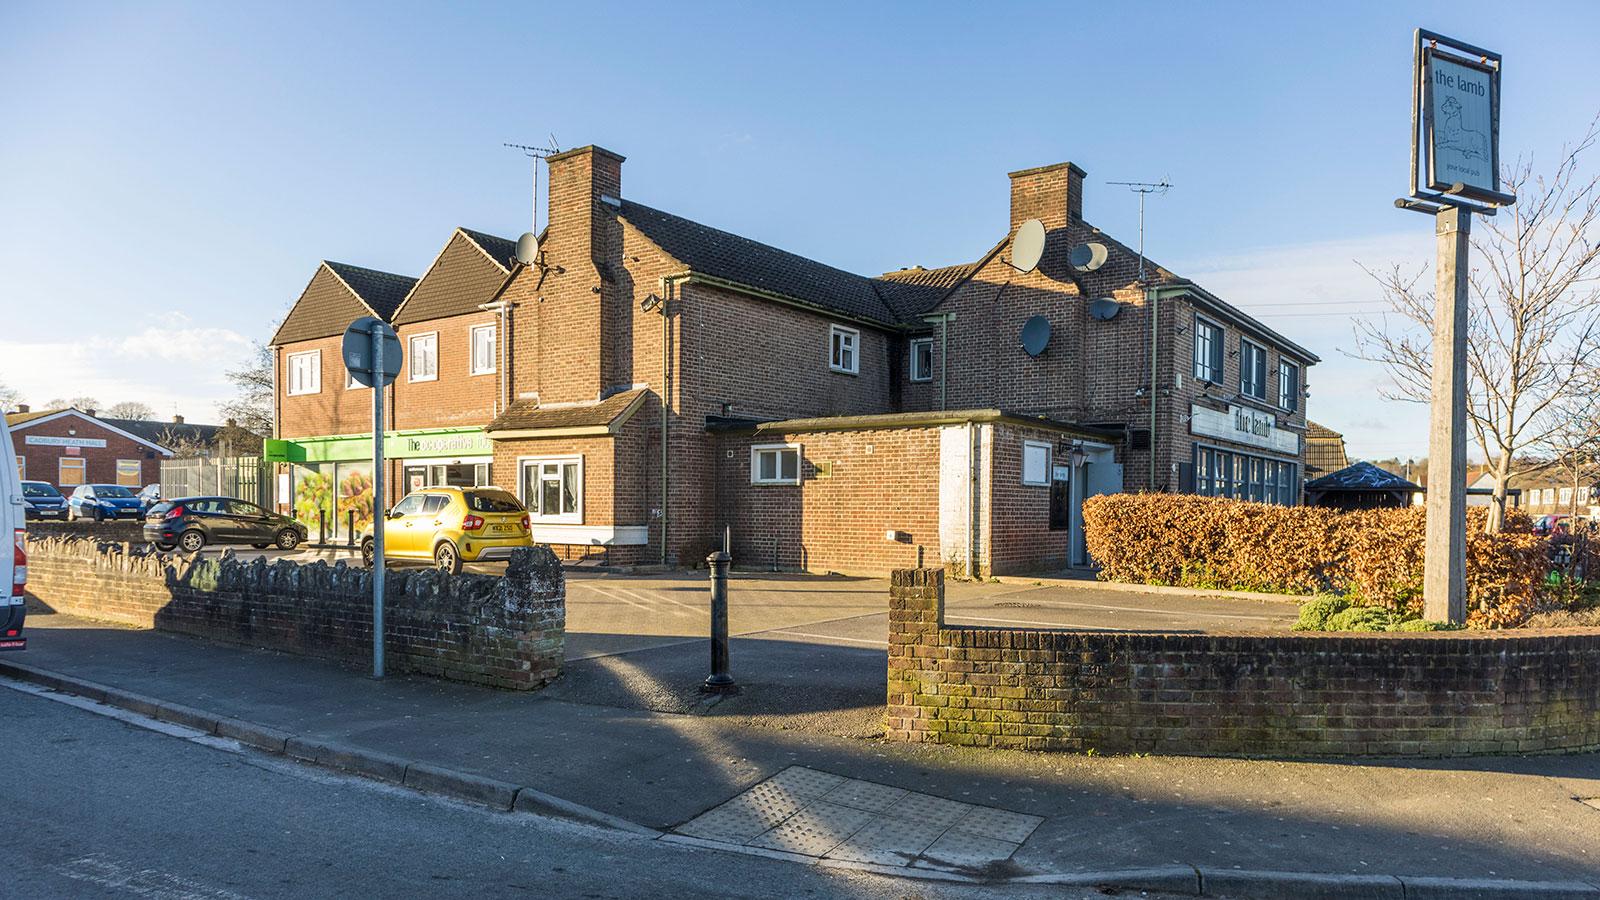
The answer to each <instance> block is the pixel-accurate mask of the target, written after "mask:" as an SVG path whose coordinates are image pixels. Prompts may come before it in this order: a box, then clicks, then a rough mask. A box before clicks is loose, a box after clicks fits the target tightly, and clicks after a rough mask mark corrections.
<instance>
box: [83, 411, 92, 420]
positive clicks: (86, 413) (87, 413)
mask: <svg viewBox="0 0 1600 900" xmlns="http://www.w3.org/2000/svg"><path fill="white" fill-rule="evenodd" d="M82 412H83V414H84V415H86V416H88V417H89V418H91V419H92V418H94V410H92V409H85V410H82Z"/></svg>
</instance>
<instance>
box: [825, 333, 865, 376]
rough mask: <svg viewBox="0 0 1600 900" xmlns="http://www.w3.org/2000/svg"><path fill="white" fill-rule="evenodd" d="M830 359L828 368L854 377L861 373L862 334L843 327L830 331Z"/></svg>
mask: <svg viewBox="0 0 1600 900" xmlns="http://www.w3.org/2000/svg"><path fill="white" fill-rule="evenodd" d="M828 343H829V346H830V354H831V355H830V357H829V362H828V368H830V369H832V370H833V371H835V372H844V373H847V374H850V375H854V374H856V373H857V372H859V371H861V332H859V331H857V330H855V329H854V328H846V327H844V326H843V325H834V326H832V327H830V328H829V330H828Z"/></svg>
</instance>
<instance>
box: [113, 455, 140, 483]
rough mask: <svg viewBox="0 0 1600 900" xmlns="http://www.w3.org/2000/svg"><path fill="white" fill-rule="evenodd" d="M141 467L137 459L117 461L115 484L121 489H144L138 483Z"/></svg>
mask: <svg viewBox="0 0 1600 900" xmlns="http://www.w3.org/2000/svg"><path fill="white" fill-rule="evenodd" d="M142 474H143V466H142V465H141V464H140V462H139V461H138V460H137V459H119V460H117V484H120V485H122V486H123V487H144V485H143V484H141V483H140V477H141V475H142Z"/></svg>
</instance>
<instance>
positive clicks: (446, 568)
mask: <svg viewBox="0 0 1600 900" xmlns="http://www.w3.org/2000/svg"><path fill="white" fill-rule="evenodd" d="M433 563H434V565H435V566H436V567H437V568H438V569H439V571H441V572H446V573H448V574H451V575H459V574H461V554H460V553H459V552H457V551H456V545H455V544H452V543H450V542H449V541H441V542H440V543H439V546H437V547H435V548H433Z"/></svg>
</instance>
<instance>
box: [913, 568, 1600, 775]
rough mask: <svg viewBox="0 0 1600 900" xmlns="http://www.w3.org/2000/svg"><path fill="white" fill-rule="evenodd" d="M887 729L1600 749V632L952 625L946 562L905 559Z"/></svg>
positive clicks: (1238, 752) (1157, 743) (1012, 742)
mask: <svg viewBox="0 0 1600 900" xmlns="http://www.w3.org/2000/svg"><path fill="white" fill-rule="evenodd" d="M888 692H889V698H888V699H889V712H888V716H889V720H888V736H889V737H890V738H892V739H897V740H903V741H927V742H933V743H946V744H963V745H972V746H985V747H1009V748H1016V749H1027V750H1069V751H1088V750H1094V751H1096V752H1113V753H1135V752H1155V753H1172V754H1219V755H1229V756H1363V755H1365V756H1451V755H1463V754H1490V753H1532V752H1547V751H1575V750H1591V749H1594V748H1597V747H1600V629H1593V628H1591V629H1573V630H1566V631H1532V630H1518V631H1458V632H1434V633H1431V634H1430V633H1420V634H1383V635H1370V636H1369V635H1362V636H1353V635H1342V634H1318V633H1284V634H1275V635H1261V634H1250V635H1246V634H1145V633H1121V634H1115V633H1113V634H1107V633H1090V632H1072V631H1047V630H1024V629H1006V628H977V627H970V626H958V627H950V626H946V625H945V624H944V576H943V573H942V572H941V571H939V570H937V569H900V570H897V571H896V572H895V573H894V578H893V582H892V586H891V588H890V601H889V678H888Z"/></svg>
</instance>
